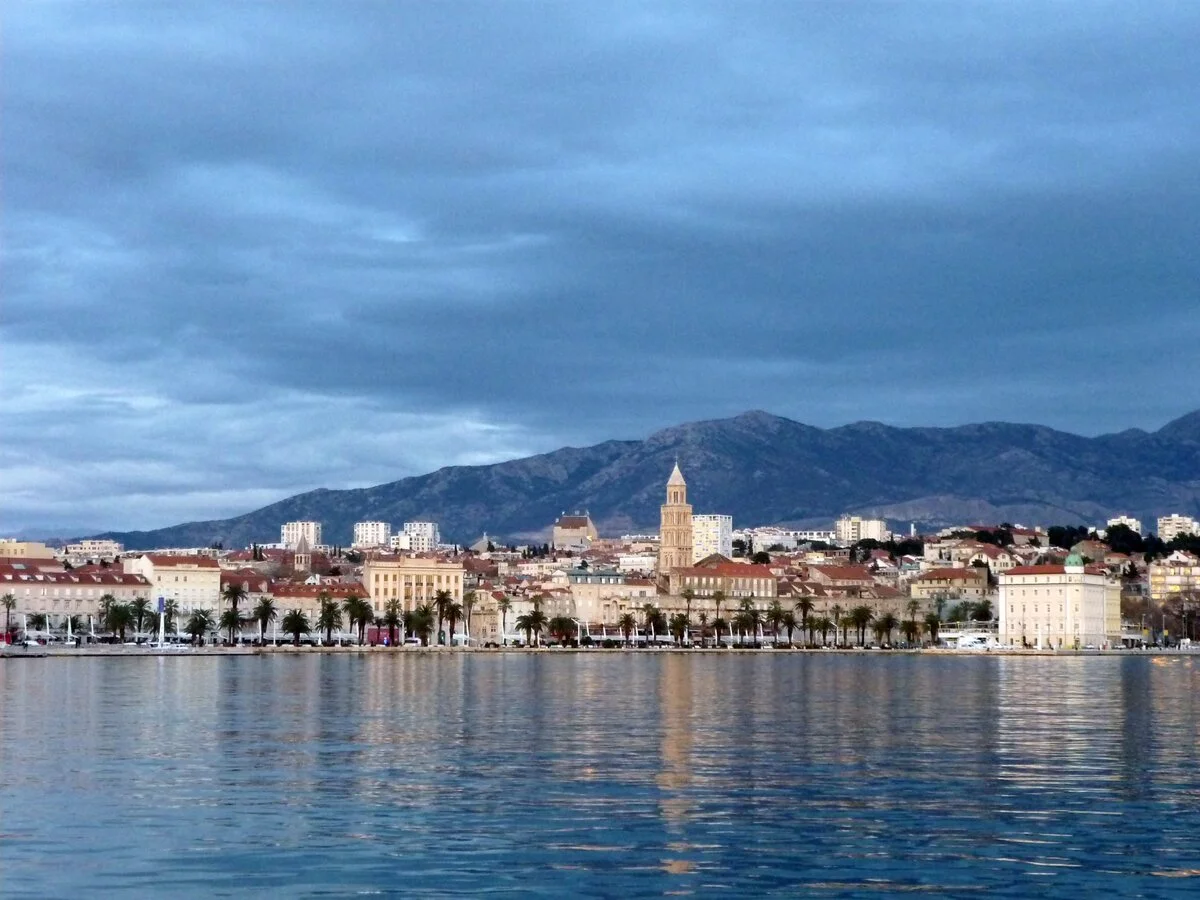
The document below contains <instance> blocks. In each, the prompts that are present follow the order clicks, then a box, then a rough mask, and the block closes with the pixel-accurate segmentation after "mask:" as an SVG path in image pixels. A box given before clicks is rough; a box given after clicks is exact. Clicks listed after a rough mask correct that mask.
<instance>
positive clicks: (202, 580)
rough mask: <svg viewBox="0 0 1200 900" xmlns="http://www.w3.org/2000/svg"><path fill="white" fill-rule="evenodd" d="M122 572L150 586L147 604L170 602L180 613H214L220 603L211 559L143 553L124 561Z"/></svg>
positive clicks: (215, 566) (218, 578) (218, 581)
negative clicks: (202, 611)
mask: <svg viewBox="0 0 1200 900" xmlns="http://www.w3.org/2000/svg"><path fill="white" fill-rule="evenodd" d="M124 567H125V571H126V572H128V573H129V574H131V575H141V576H142V577H143V578H145V579H146V581H147V582H149V584H150V588H151V591H150V600H152V601H157V599H158V598H159V597H162V598H163V599H164V600H174V601H175V602H176V604H177V605H178V608H179V611H180V612H181V613H190V612H192V611H193V610H197V609H207V610H210V611H213V612H215V611H216V610H217V609H218V608H219V606H220V601H221V567H220V565H218V564H217V561H216V560H215V559H213V558H212V557H211V556H164V555H162V554H159V553H144V554H142V555H141V556H132V557H128V558H126V559H125V561H124Z"/></svg>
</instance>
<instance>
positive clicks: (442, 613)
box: [433, 590, 454, 643]
mask: <svg viewBox="0 0 1200 900" xmlns="http://www.w3.org/2000/svg"><path fill="white" fill-rule="evenodd" d="M453 602H454V595H453V594H451V593H450V592H449V591H445V590H442V591H438V592H437V593H435V594H434V595H433V608H434V609H435V610H437V630H438V642H439V643H441V640H442V620H443V619H445V618H446V609H447V608H448V607H449V606H450V604H451V603H453Z"/></svg>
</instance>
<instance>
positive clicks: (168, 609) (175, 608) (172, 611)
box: [163, 597, 179, 634]
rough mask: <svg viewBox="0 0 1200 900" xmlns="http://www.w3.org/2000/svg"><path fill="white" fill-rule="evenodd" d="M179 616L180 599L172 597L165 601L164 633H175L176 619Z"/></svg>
mask: <svg viewBox="0 0 1200 900" xmlns="http://www.w3.org/2000/svg"><path fill="white" fill-rule="evenodd" d="M178 617H179V601H178V600H176V599H175V598H174V597H172V598H171V599H170V600H167V601H166V602H165V603H163V633H164V634H174V633H175V620H176V619H177V618H178Z"/></svg>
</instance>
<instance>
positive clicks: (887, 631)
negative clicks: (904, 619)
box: [875, 612, 900, 644]
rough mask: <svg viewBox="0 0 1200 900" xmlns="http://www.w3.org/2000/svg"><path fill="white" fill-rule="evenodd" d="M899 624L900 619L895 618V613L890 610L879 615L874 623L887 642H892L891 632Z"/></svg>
mask: <svg viewBox="0 0 1200 900" xmlns="http://www.w3.org/2000/svg"><path fill="white" fill-rule="evenodd" d="M899 625H900V620H899V619H897V618H896V616H895V614H894V613H892V612H885V613H884V614H883V615H882V616H880V618H879V621H878V622H876V623H875V627H876V628H878V629H879V630H880V631H881V632H882V633H883V636H884V637H885V638H886V639H887V643H889V644H890V643H891V642H892V632H893V631H895V630H896V629H897V628H898V627H899Z"/></svg>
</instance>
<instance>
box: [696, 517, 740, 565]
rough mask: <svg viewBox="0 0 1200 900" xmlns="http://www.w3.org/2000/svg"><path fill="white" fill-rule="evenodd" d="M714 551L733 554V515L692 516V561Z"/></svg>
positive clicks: (697, 560) (728, 554)
mask: <svg viewBox="0 0 1200 900" xmlns="http://www.w3.org/2000/svg"><path fill="white" fill-rule="evenodd" d="M714 553H720V554H721V555H722V556H724V557H726V558H729V557H732V556H733V516H721V515H705V516H695V515H694V516H692V562H694V563H696V562H699V561H700V560H702V559H704V558H705V557H706V556H712V555H713V554H714Z"/></svg>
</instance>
